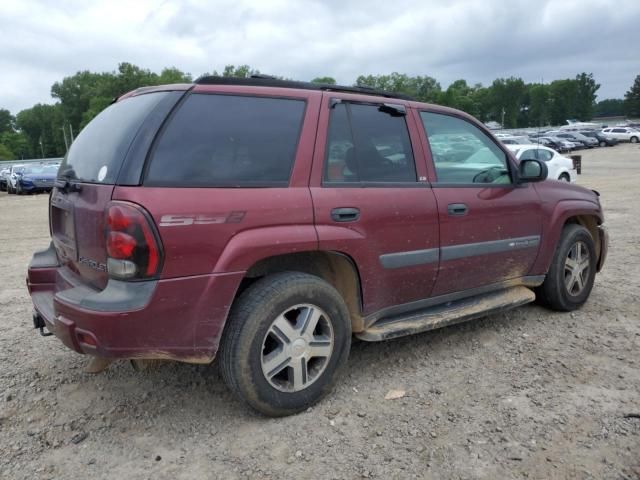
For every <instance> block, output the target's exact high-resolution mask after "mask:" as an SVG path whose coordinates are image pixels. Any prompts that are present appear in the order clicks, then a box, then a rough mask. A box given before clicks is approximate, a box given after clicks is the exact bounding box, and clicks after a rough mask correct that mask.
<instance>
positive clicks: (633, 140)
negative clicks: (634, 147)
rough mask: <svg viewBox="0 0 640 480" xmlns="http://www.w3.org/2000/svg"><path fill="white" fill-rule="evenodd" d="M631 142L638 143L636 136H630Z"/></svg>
mask: <svg viewBox="0 0 640 480" xmlns="http://www.w3.org/2000/svg"><path fill="white" fill-rule="evenodd" d="M630 141H631V143H638V137H631V140H630Z"/></svg>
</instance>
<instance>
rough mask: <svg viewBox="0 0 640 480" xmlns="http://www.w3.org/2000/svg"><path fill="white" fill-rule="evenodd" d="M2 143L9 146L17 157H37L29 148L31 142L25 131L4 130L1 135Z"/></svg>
mask: <svg viewBox="0 0 640 480" xmlns="http://www.w3.org/2000/svg"><path fill="white" fill-rule="evenodd" d="M0 143H1V144H2V145H4V146H5V147H7V148H8V149H9V150H10V151H11V152H12V153H13V154H14V156H15V158H31V157H35V154H33V153H32V152H31V150H30V148H29V142H28V139H27V136H26V135H25V134H24V132H16V131H12V132H4V133H3V134H2V135H0Z"/></svg>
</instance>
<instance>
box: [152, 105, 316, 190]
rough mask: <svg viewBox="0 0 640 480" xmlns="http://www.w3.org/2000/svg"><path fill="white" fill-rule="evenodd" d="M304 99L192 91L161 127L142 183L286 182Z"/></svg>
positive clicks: (227, 184) (228, 184) (231, 184)
mask: <svg viewBox="0 0 640 480" xmlns="http://www.w3.org/2000/svg"><path fill="white" fill-rule="evenodd" d="M304 109H305V102H304V101H303V100H291V99H283V98H266V97H250V96H233V95H209V94H192V95H190V96H189V97H188V98H187V99H186V100H185V102H184V103H183V104H182V105H181V106H180V108H179V109H178V111H177V112H176V113H175V115H174V116H173V118H171V120H170V121H169V124H168V125H167V127H166V128H165V129H164V131H163V132H162V134H161V136H160V138H159V140H158V142H157V144H156V146H155V148H154V151H153V153H152V157H151V163H150V164H149V167H148V171H147V175H146V179H145V182H144V183H145V185H162V186H176V187H240V186H286V185H287V184H288V183H289V176H290V175H291V168H292V166H293V161H294V158H295V154H296V149H297V145H298V137H299V136H300V129H301V126H302V119H303V116H304Z"/></svg>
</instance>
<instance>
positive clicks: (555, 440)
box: [0, 145, 640, 480]
mask: <svg viewBox="0 0 640 480" xmlns="http://www.w3.org/2000/svg"><path fill="white" fill-rule="evenodd" d="M583 164H584V170H583V175H581V176H580V179H579V183H580V184H583V185H586V186H589V187H592V188H595V189H597V190H599V191H600V192H601V193H602V201H603V204H604V206H605V211H606V216H607V224H608V225H609V228H610V232H611V251H610V256H609V260H608V262H607V265H606V268H605V270H604V272H603V273H602V274H600V275H599V276H598V277H597V280H596V286H595V289H594V291H593V294H592V296H591V299H590V301H589V302H588V303H587V305H586V306H585V307H584V308H583V309H582V310H580V311H578V312H575V313H573V314H557V313H552V312H549V311H546V310H544V309H542V308H540V307H538V306H534V305H531V306H526V307H523V308H520V309H518V310H515V311H512V312H509V313H507V314H502V315H496V316H492V317H489V318H486V319H483V320H479V321H476V322H473V323H470V324H465V325H459V326H454V327H450V328H446V329H444V330H440V331H437V332H433V333H428V334H423V335H419V336H415V337H409V338H403V339H400V340H396V341H391V342H387V343H381V344H366V343H357V344H355V345H354V346H353V350H352V354H351V360H350V363H349V367H348V369H347V373H346V375H345V376H344V377H343V379H342V381H341V382H340V383H339V385H338V387H337V389H336V391H335V392H334V393H333V394H332V395H330V396H329V397H328V398H326V399H325V400H324V401H323V402H321V403H320V404H319V405H317V406H316V407H314V408H313V409H311V410H309V411H307V412H305V413H302V414H300V415H297V416H294V417H290V418H283V419H277V420H272V419H266V418H262V417H259V416H256V415H254V414H252V413H250V412H248V411H247V410H245V409H244V408H243V407H242V406H240V405H239V404H238V403H237V402H236V401H235V400H234V399H233V398H232V397H231V395H230V394H229V393H228V392H227V390H226V388H225V386H224V385H223V384H222V382H221V380H220V378H219V376H218V374H217V370H216V368H214V367H211V366H208V367H203V366H192V365H182V364H164V365H160V366H158V367H156V368H153V369H151V370H150V371H147V372H136V371H134V370H133V369H132V368H131V367H130V365H129V364H127V363H124V362H123V363H119V364H115V365H113V366H112V367H111V368H110V369H109V370H108V371H106V372H104V373H102V374H99V375H89V374H86V373H84V372H83V366H84V365H85V363H86V362H87V359H86V358H85V357H83V356H80V355H77V354H75V353H73V352H71V351H69V350H67V349H66V348H64V347H63V346H62V344H61V343H60V342H58V341H57V340H56V339H55V338H42V337H40V336H39V335H37V333H36V332H35V331H34V330H33V329H32V328H31V317H30V315H31V302H30V300H29V297H28V295H27V292H26V289H25V287H24V277H25V269H26V265H27V262H28V260H29V258H30V256H31V253H32V251H33V250H35V249H38V248H42V247H45V246H46V245H47V244H48V226H47V196H46V195H40V196H32V197H18V196H8V195H6V194H5V193H2V194H0V225H1V228H0V245H1V251H0V253H1V256H2V262H1V264H0V279H1V280H0V285H1V287H0V478H2V479H14V478H16V479H17V478H29V479H32V478H52V479H65V478H96V479H97V478H136V479H137V478H153V479H165V478H166V479H192V478H225V479H233V478H322V479H324V478H327V479H333V478H336V479H337V478H348V479H351V478H384V479H390V478H393V479H395V478H402V479H405V478H434V479H450V478H451V479H458V478H460V479H463V478H464V479H471V478H485V479H508V478H523V477H525V478H535V479H538V478H540V479H547V478H563V479H564V478H576V479H583V478H594V479H609V478H610V479H624V480H627V479H638V478H640V418H638V417H639V416H640V357H639V355H638V353H639V352H640V348H639V347H640V323H639V317H640V294H639V292H640V248H639V247H638V238H640V223H639V222H638V218H640V214H639V213H638V212H640V187H639V185H640V148H639V147H637V146H635V145H621V146H617V147H615V148H607V149H598V150H595V151H589V152H584V153H583ZM392 389H402V390H405V391H406V395H405V396H404V397H403V398H400V399H396V400H385V399H384V397H385V395H386V394H387V392H389V390H392Z"/></svg>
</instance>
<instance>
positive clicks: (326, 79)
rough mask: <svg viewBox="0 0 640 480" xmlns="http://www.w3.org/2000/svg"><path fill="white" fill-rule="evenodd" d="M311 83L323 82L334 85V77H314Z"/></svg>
mask: <svg viewBox="0 0 640 480" xmlns="http://www.w3.org/2000/svg"><path fill="white" fill-rule="evenodd" d="M311 83H324V84H325V85H336V84H337V82H336V79H335V78H333V77H316V78H314V79H313V80H311Z"/></svg>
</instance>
